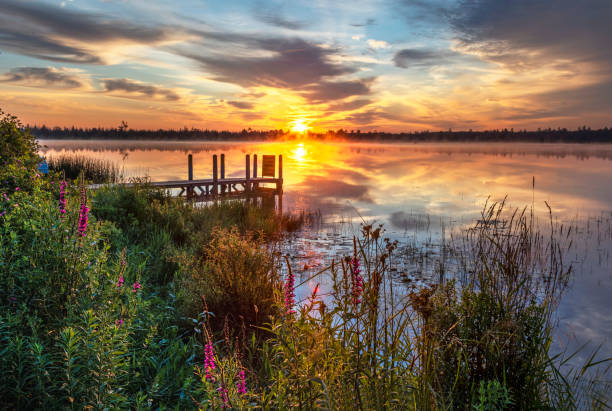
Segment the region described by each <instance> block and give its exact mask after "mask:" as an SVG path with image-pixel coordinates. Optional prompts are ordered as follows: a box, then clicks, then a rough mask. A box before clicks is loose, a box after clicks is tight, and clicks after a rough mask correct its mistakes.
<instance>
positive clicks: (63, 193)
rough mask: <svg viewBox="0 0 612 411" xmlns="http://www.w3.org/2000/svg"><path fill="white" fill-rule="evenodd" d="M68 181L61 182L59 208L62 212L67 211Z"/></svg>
mask: <svg viewBox="0 0 612 411" xmlns="http://www.w3.org/2000/svg"><path fill="white" fill-rule="evenodd" d="M66 186H67V184H66V181H62V182H61V184H60V196H59V209H60V213H62V214H65V213H66Z"/></svg>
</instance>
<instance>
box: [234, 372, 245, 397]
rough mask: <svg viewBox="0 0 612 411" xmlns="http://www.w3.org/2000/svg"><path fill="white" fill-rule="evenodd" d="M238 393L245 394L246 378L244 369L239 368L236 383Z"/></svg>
mask: <svg viewBox="0 0 612 411" xmlns="http://www.w3.org/2000/svg"><path fill="white" fill-rule="evenodd" d="M236 388H237V389H238V394H246V392H247V391H246V378H245V376H244V370H240V372H239V373H238V384H236Z"/></svg>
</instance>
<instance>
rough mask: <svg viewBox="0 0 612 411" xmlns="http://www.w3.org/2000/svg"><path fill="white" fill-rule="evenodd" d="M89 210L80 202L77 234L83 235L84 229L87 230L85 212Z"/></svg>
mask: <svg viewBox="0 0 612 411" xmlns="http://www.w3.org/2000/svg"><path fill="white" fill-rule="evenodd" d="M88 212H89V207H87V205H85V204H81V214H80V216H79V229H78V231H79V234H80V235H82V236H83V237H85V231H87V213H88Z"/></svg>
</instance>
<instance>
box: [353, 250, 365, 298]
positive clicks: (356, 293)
mask: <svg viewBox="0 0 612 411" xmlns="http://www.w3.org/2000/svg"><path fill="white" fill-rule="evenodd" d="M351 283H352V290H351V294H352V295H353V304H355V305H357V304H359V303H360V302H361V293H362V292H363V278H361V269H360V268H359V259H358V258H357V257H353V260H352V261H351Z"/></svg>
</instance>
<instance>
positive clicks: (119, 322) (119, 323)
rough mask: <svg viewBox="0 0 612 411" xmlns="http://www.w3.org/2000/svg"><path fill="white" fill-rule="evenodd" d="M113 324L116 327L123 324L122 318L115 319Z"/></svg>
mask: <svg viewBox="0 0 612 411" xmlns="http://www.w3.org/2000/svg"><path fill="white" fill-rule="evenodd" d="M115 324H116V325H117V327H122V326H123V318H121V317H120V318H119V319H118V320H117V321H115Z"/></svg>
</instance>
